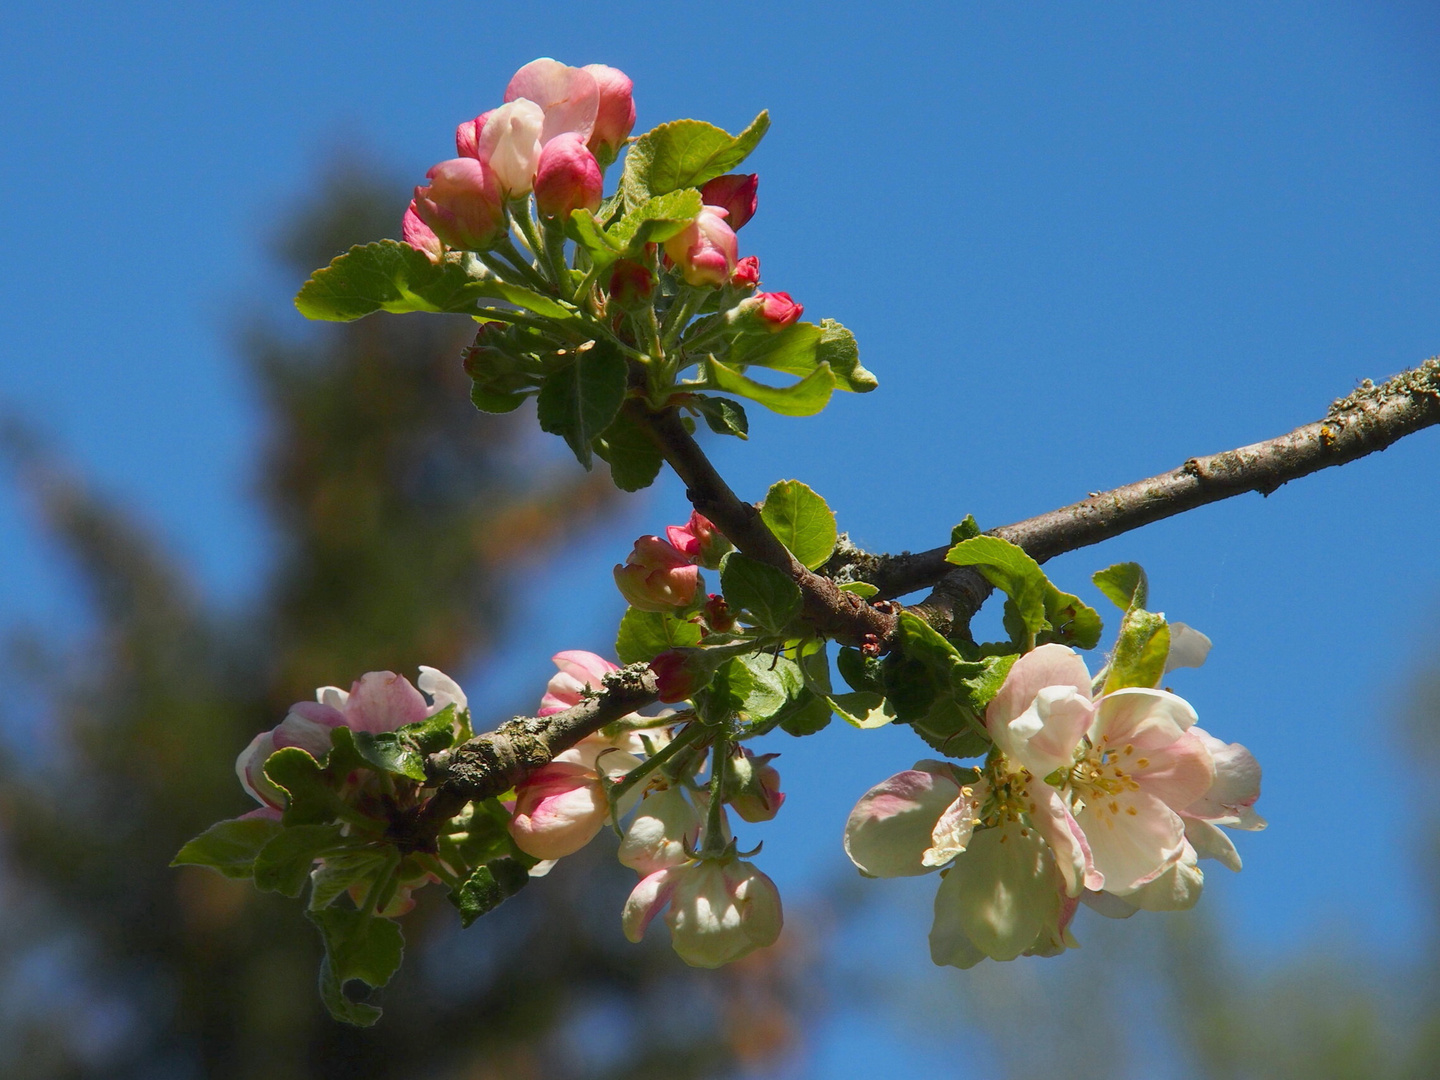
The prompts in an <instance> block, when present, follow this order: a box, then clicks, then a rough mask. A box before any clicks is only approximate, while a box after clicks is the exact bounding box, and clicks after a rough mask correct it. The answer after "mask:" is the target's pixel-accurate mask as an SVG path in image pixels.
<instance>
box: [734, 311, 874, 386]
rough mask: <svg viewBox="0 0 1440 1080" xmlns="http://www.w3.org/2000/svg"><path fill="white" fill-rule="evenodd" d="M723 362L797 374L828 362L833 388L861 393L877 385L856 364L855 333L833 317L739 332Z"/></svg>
mask: <svg viewBox="0 0 1440 1080" xmlns="http://www.w3.org/2000/svg"><path fill="white" fill-rule="evenodd" d="M725 363H726V364H727V365H728V366H730V367H732V368H736V369H742V368H745V367H749V366H754V367H764V368H769V369H770V370H771V371H783V372H785V373H786V374H789V375H799V376H801V377H804V376H806V375H809V374H810V373H811V372H812V371H814V370H815V369H816V368H818V367H819V366H820V365H821V364H829V365H830V371H831V373H832V374H833V375H834V376H835V386H836V388H837V389H840V390H849V391H851V392H853V393H862V394H863V393H867V392H869V391H871V390H874V389H875V387H876V386H878V385H879V384H878V383H877V382H876V380H875V376H874V375H872V374H870V372H868V371H866V370H865V368H864V367H862V366H861V364H860V349H859V346H857V345H856V344H855V335H854V334H852V333H850V331H849V330H847V329H845V327H843V326H841V325H840V324H839V323H837V322H836V321H835V320H834V319H823V320H821V322H820V323H819V325H816V324H815V323H808V322H799V323H795V324H794V325H792V326H787V327H786V328H785V329H783V330H780V331H778V332H773V333H772V332H768V331H757V332H755V333H749V334H741V335H740V336H739V337H737V338H735V339H733V340H732V341H731V343H730V351H729V352H728V353H727V354H726V357H725Z"/></svg>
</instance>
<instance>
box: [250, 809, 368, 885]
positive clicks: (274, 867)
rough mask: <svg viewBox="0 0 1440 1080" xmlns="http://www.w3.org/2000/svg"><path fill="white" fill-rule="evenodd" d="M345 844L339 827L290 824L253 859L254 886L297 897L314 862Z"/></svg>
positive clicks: (346, 843) (350, 844) (347, 842)
mask: <svg viewBox="0 0 1440 1080" xmlns="http://www.w3.org/2000/svg"><path fill="white" fill-rule="evenodd" d="M347 845H349V846H354V845H355V841H348V840H347V839H346V838H345V836H344V834H343V833H342V832H341V829H340V826H339V825H292V826H290V827H288V828H286V829H284V830H282V831H281V832H280V833H279V834H278V835H277V836H276V837H275V838H274V839H272V840H271V841H270V842H269V843H268V844H266V845H265V846H264V847H263V848H261V849H260V854H258V855H257V856H256V857H255V887H256V888H257V889H264V890H265V891H267V892H278V893H280V894H282V895H284V896H299V895H300V890H301V889H303V888H304V887H305V882H306V881H307V880H309V878H310V870H311V868H312V867H313V866H314V865H315V860H316V859H318V858H320V857H321V856H322V855H324V854H325V853H326V852H329V851H334V850H336V849H338V848H343V847H345V846H347Z"/></svg>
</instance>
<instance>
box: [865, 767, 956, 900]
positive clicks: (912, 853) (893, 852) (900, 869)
mask: <svg viewBox="0 0 1440 1080" xmlns="http://www.w3.org/2000/svg"><path fill="white" fill-rule="evenodd" d="M959 797H960V785H959V784H957V783H955V782H954V781H953V780H952V779H950V777H949V776H948V775H941V774H938V773H933V772H929V771H926V770H923V769H907V770H906V771H905V772H902V773H896V774H895V775H894V776H892V777H890V779H888V780H886V781H884V782H883V783H879V784H876V785H875V786H874V787H873V788H871V789H870V790H869V791H867V792H866V793H865V794H864V795H862V796H861V797H860V801H859V802H857V803H856V804H855V809H853V810H851V811H850V818H849V820H848V821H847V822H846V823H845V854H847V855H849V856H850V861H851V862H853V863H854V864H855V865H856V866H858V867H859V868H860V870H861V872H862V873H865V874H869V875H870V876H871V877H909V876H913V875H915V874H928V873H929V872H930V871H931V870H932V869H933V867H930V866H926V865H925V863H924V862H923V861H922V860H923V858H924V854H925V852H926V851H927V850H929V848H930V846H931V844H932V842H933V836H934V832H935V826H936V824H937V823H938V822H939V820H940V815H941V814H943V813H944V812H945V810H946V809H947V808H948V807H949V806H950V805H951V804H952V803H953V802H954V801H955V800H956V799H958V798H959Z"/></svg>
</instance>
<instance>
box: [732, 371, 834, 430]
mask: <svg viewBox="0 0 1440 1080" xmlns="http://www.w3.org/2000/svg"><path fill="white" fill-rule="evenodd" d="M705 366H706V368H707V369H708V372H709V377H710V381H711V382H712V383H714V384H715V385H716V386H718V387H719V388H720V389H721V390H725V391H727V392H729V393H731V394H739V395H740V396H741V397H744V398H749V399H750V400H751V401H758V402H759V403H760V404H761V405H764V406H765V407H766V408H767V409H769V410H771V411H772V412H777V413H779V414H780V415H781V416H814V415H815V414H816V413H818V412H819V411H820V410H821V409H823V408H825V406H826V405H827V404H829V402H830V395H831V394H833V393H834V392H835V374H834V372H832V371H831V370H830V365H829V364H821V365H820V366H818V367H817V368H815V370H814V371H812V372H811V373H810V374H809V375H807V376H805V378H803V379H801V380H800V381H799V382H797V383H794V384H793V385H791V386H783V387H778V386H766V385H765V384H764V383H758V382H756V381H755V380H754V379H751V378H747V377H746V376H744V375H741V374H740V373H739V372H738V371H735V370H733V369H731V368H728V367H726V366H725V365H724V364H722V363H720V361H718V360H716V359H714V358H711V359H709V360H707V361H706V362H705Z"/></svg>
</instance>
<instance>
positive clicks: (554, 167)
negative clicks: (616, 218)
mask: <svg viewBox="0 0 1440 1080" xmlns="http://www.w3.org/2000/svg"><path fill="white" fill-rule="evenodd" d="M603 188H604V179H603V178H602V177H601V175H600V166H599V164H598V163H597V162H596V161H595V155H594V154H592V153H590V151H589V150H587V149H586V148H585V140H584V139H583V138H582V137H581V136H579V135H577V134H575V133H574V132H566V133H565V134H564V135H557V136H555V138H553V139H551V140H550V141H549V142H548V143H546V144H545V147H544V149H542V150H541V151H540V162H539V164H538V165H537V167H536V170H535V205H536V206H537V207H539V209H540V213H542V214H544V215H545V216H546V217H558V218H560V219H561V220H562V221H566V220H569V218H570V212H571V211H572V210H579V209H581V208H584V209H586V210H589V211H591V212H594V211H595V210H598V209H599V208H600V195H601V192H602V190H603Z"/></svg>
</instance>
